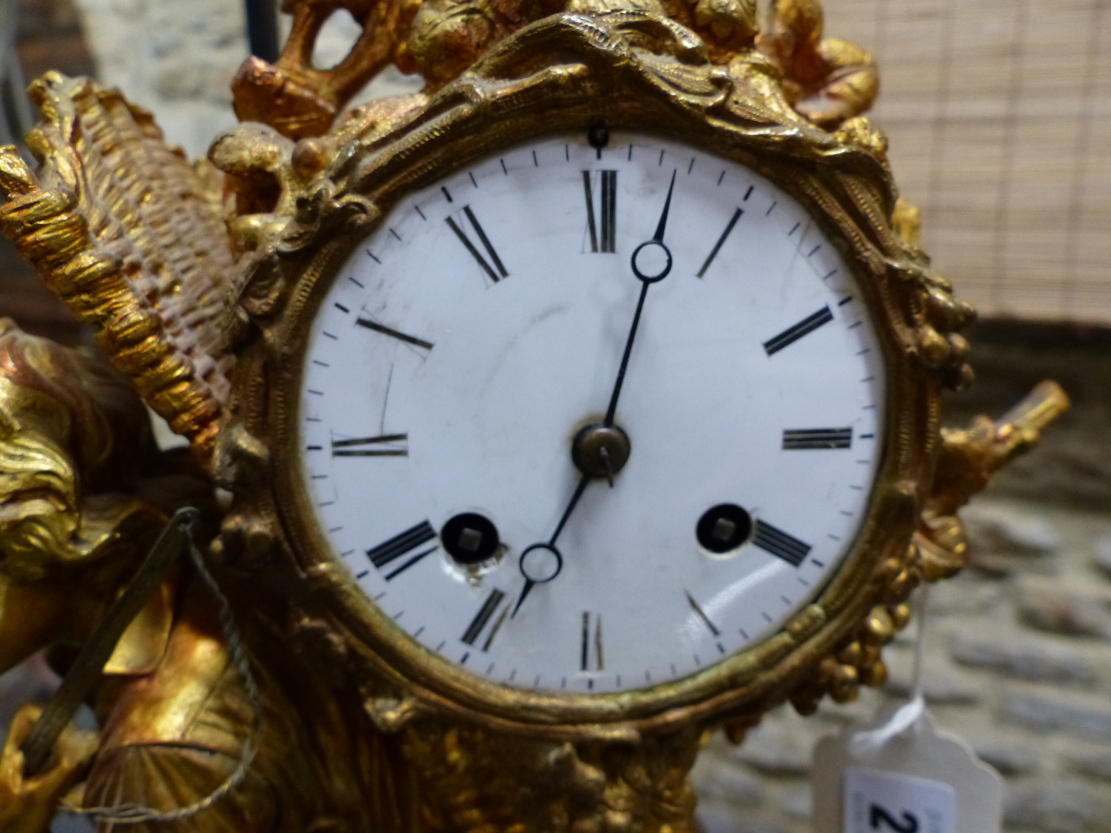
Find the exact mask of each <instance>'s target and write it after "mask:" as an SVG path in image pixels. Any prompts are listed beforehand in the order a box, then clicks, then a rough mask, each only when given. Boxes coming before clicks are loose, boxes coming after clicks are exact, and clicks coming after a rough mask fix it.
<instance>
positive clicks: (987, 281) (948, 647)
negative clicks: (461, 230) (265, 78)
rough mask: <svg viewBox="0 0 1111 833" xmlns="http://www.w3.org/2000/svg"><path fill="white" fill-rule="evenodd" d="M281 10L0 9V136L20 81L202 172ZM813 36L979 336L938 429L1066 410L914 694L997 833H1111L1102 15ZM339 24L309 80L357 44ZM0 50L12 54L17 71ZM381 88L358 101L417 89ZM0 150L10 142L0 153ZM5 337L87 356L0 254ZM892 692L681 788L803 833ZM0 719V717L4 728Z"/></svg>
mask: <svg viewBox="0 0 1111 833" xmlns="http://www.w3.org/2000/svg"><path fill="white" fill-rule="evenodd" d="M276 2H277V0H19V2H16V0H0V49H3V50H4V51H3V52H2V53H0V58H2V60H0V101H2V102H3V104H2V107H0V116H2V118H3V124H2V125H0V130H7V131H8V134H6V135H9V136H17V135H18V134H19V132H20V131H22V130H23V129H24V128H25V126H26V124H27V118H28V109H27V104H26V99H25V98H23V97H22V96H21V95H20V94H19V93H20V87H21V86H22V80H21V78H20V74H21V73H22V76H23V78H27V79H31V78H35V77H37V76H38V75H40V74H41V73H43V72H45V71H46V70H47V69H52V68H54V69H60V70H61V71H62V72H65V73H67V74H70V75H81V74H92V75H94V76H95V77H96V78H97V79H98V80H99V81H100V82H101V83H104V84H106V85H114V86H119V87H121V88H122V89H124V90H125V91H126V92H127V95H128V97H129V98H130V99H132V100H133V101H135V102H137V103H139V104H141V105H143V106H145V107H147V108H149V109H151V110H152V111H153V112H154V113H155V115H156V118H157V120H158V122H159V124H160V125H161V126H162V128H163V129H164V131H165V132H166V134H167V136H168V137H169V138H170V139H171V141H174V142H177V143H180V144H181V145H182V146H183V147H184V148H185V150H186V152H187V153H188V154H189V155H190V156H192V157H197V156H201V155H203V154H204V153H205V152H206V151H207V148H208V144H209V142H210V141H211V140H212V138H213V137H214V136H215V135H216V133H218V132H219V131H220V130H223V129H225V128H227V127H230V126H231V125H232V124H233V123H234V117H233V115H232V109H231V94H230V91H229V82H230V80H231V78H232V76H233V74H234V73H235V70H236V69H237V67H238V66H239V63H240V62H241V61H242V60H243V58H244V57H245V56H246V55H247V54H248V51H249V49H251V48H253V49H254V50H255V52H256V54H259V55H260V56H261V57H264V58H267V57H273V55H272V54H267V52H268V51H269V50H273V49H275V47H276V43H278V42H280V40H281V38H282V37H283V36H284V29H283V28H282V27H283V26H285V25H287V24H285V23H284V22H283V21H282V20H281V19H278V29H277V32H276V34H275V30H274V21H275V16H274V14H273V12H274V10H275V4H276ZM823 5H824V7H825V12H826V31H827V32H828V33H829V34H830V35H833V36H836V37H839V38H844V39H846V40H850V41H853V42H855V43H858V44H860V45H861V46H863V47H865V48H866V49H869V50H871V51H872V52H873V53H874V54H875V56H876V58H877V60H878V62H879V65H880V72H881V79H882V92H881V95H880V99H879V103H878V106H877V107H876V108H875V110H874V113H873V119H874V121H875V122H876V123H877V124H878V125H879V126H880V127H882V128H883V129H884V130H885V131H886V132H887V134H888V136H889V137H890V141H891V150H890V157H891V162H892V166H893V168H894V172H895V175H896V178H897V180H898V182H899V183H900V187H901V189H902V192H903V195H904V196H905V197H907V198H908V199H909V200H910V201H912V202H914V203H916V204H917V205H919V206H920V207H921V209H922V219H923V234H924V241H923V242H924V247H925V248H926V250H927V251H928V252H930V253H931V254H932V256H933V257H934V259H935V262H936V263H937V265H938V266H939V267H940V269H941V270H942V271H943V272H944V273H945V274H947V275H948V276H949V277H951V278H952V280H953V282H954V284H955V285H956V288H957V290H958V293H959V295H960V296H961V297H962V298H964V299H966V300H969V301H971V302H973V303H974V304H975V305H976V306H977V307H978V308H979V310H980V313H981V316H982V318H983V319H984V320H983V321H982V323H981V324H979V325H978V326H977V327H976V328H974V330H973V331H972V332H970V333H969V339H970V341H971V342H972V344H973V363H974V366H975V367H976V370H977V374H978V382H977V384H976V385H975V386H974V387H973V388H972V390H971V391H968V392H966V393H962V394H959V395H955V396H954V397H952V399H951V403H950V405H951V408H950V410H951V415H950V416H951V419H952V420H953V421H954V422H964V421H966V420H967V418H968V417H970V416H971V415H972V414H974V413H989V414H1000V413H1002V412H1004V411H1005V410H1006V409H1007V408H1008V407H1009V406H1010V405H1012V404H1013V403H1014V402H1016V401H1018V400H1019V399H1020V398H1021V397H1022V396H1024V395H1025V394H1026V392H1027V391H1029V390H1030V388H1031V387H1033V385H1034V384H1036V383H1037V382H1039V381H1040V380H1042V379H1044V378H1054V379H1057V380H1058V381H1059V382H1060V383H1061V384H1062V385H1063V386H1064V387H1065V389H1066V390H1067V391H1068V393H1069V395H1070V397H1071V398H1072V400H1073V403H1074V409H1073V411H1072V412H1071V413H1070V414H1069V415H1068V416H1066V417H1065V419H1064V420H1062V422H1061V424H1060V425H1058V426H1055V427H1054V429H1053V430H1052V431H1050V432H1049V433H1048V434H1047V436H1046V439H1045V444H1044V446H1043V447H1042V448H1041V449H1039V450H1038V451H1037V452H1035V453H1034V454H1031V455H1030V456H1028V457H1026V458H1024V459H1022V460H1021V461H1019V462H1018V463H1017V464H1016V465H1015V466H1014V467H1012V469H1010V470H1009V471H1008V472H1007V473H1006V474H1005V475H1004V476H1003V477H1002V478H1001V479H1000V481H999V482H998V483H997V484H996V487H995V488H994V489H993V491H992V492H991V493H990V494H989V495H988V496H987V497H982V498H978V499H977V500H976V501H975V502H974V504H973V505H972V507H970V509H969V510H968V512H967V513H966V514H967V518H968V520H969V526H970V534H971V536H972V539H973V544H974V546H975V548H976V555H975V557H974V561H973V565H972V566H971V567H970V568H969V569H968V570H967V571H966V572H965V574H963V575H962V576H961V577H960V578H959V579H958V580H956V581H954V582H950V583H949V584H947V585H945V586H943V587H939V588H938V589H937V590H936V591H935V593H934V595H933V604H932V613H931V626H930V632H929V638H928V655H927V659H926V675H927V680H928V682H927V687H926V693H927V696H928V697H929V699H930V702H931V704H932V708H933V709H934V710H935V711H936V712H937V714H938V716H939V720H940V722H941V724H942V725H943V726H945V727H948V728H951V729H954V730H956V731H959V732H961V733H962V734H963V735H965V736H966V737H967V738H968V739H969V740H970V741H971V742H972V744H973V745H974V747H975V748H976V750H977V751H978V752H979V753H980V755H981V756H983V757H984V758H985V759H986V760H988V761H989V762H990V763H992V764H993V765H995V766H996V767H998V768H999V769H1000V770H1001V771H1002V772H1003V773H1004V775H1005V776H1006V777H1007V830H1008V831H1009V833H1088V832H1089V831H1090V832H1091V833H1106V831H1107V830H1108V821H1107V820H1108V819H1111V700H1109V699H1108V697H1107V694H1106V692H1108V691H1111V515H1109V513H1108V507H1109V506H1111V442H1108V440H1107V434H1108V426H1109V425H1111V384H1108V380H1109V379H1111V328H1109V325H1111V268H1109V266H1108V264H1111V2H1108V0H824V2H823ZM358 31H359V30H358V27H357V26H356V24H355V23H354V21H353V20H351V18H350V16H349V15H348V14H347V13H346V12H338V13H336V14H335V15H334V16H333V18H332V19H331V20H329V22H328V24H327V25H326V28H325V32H324V37H323V38H322V39H321V42H320V43H319V44H318V47H317V51H316V54H315V61H316V63H317V65H318V66H321V67H328V66H333V65H335V64H336V63H338V62H339V61H340V60H341V59H342V58H343V56H344V55H345V54H346V51H347V49H348V47H349V46H350V44H351V43H353V41H354V40H355V38H356V37H357V35H358ZM13 44H14V47H15V51H14V53H13V51H12V45H13ZM415 84H416V82H415V81H414V80H413V79H412V78H407V77H405V76H402V75H401V74H400V73H398V72H397V71H395V70H389V71H387V72H385V73H383V75H382V77H381V78H379V79H377V80H376V81H375V82H374V84H373V85H372V88H371V89H369V90H368V91H367V92H365V93H364V94H363V96H361V97H360V100H366V99H367V98H370V97H376V96H379V95H390V94H398V93H402V92H407V91H411V90H413V89H414V88H415ZM0 139H2V140H4V141H6V140H7V139H4V138H3V136H0ZM0 315H8V316H12V317H14V318H16V319H17V320H18V321H19V322H20V323H21V324H22V325H23V326H24V328H25V329H27V330H29V331H31V332H33V333H36V334H40V335H48V336H51V337H53V338H55V339H57V340H59V341H62V342H63V343H67V344H75V343H83V341H84V336H83V334H82V331H81V330H80V328H78V327H77V326H76V325H75V324H74V322H73V319H72V318H71V316H70V315H69V313H68V312H67V311H66V310H65V309H64V308H63V307H62V306H61V304H60V303H58V302H57V301H55V300H54V299H53V297H52V296H51V295H50V294H49V293H48V292H47V291H46V289H45V288H44V287H43V286H42V285H41V284H40V283H39V281H38V280H37V278H36V277H35V276H34V274H33V272H32V271H31V270H30V267H29V266H27V265H26V264H24V263H23V262H22V261H20V260H18V258H16V257H15V255H14V253H13V252H12V250H11V249H10V247H9V246H8V245H7V244H6V242H5V241H2V240H0ZM911 656H912V639H911V638H910V636H907V637H905V638H902V639H901V640H900V641H899V642H897V643H896V644H895V645H894V646H893V647H892V649H891V651H890V653H889V657H890V666H891V682H890V683H889V685H888V686H887V688H886V689H885V690H884V691H883V692H866V693H865V695H864V696H863V698H862V700H861V702H860V703H858V704H857V705H855V706H853V707H850V708H848V709H845V708H842V707H833V706H828V705H827V706H823V708H822V710H821V712H820V713H819V715H818V716H817V718H816V719H814V720H805V721H804V720H802V719H801V718H798V717H796V716H795V715H793V714H792V713H790V712H788V711H786V710H780V711H778V712H776V713H774V714H773V715H771V716H769V718H768V719H767V720H766V722H765V725H764V726H762V727H760V728H758V729H757V730H755V731H754V732H752V733H751V734H750V737H749V740H748V741H747V742H746V743H745V744H744V745H743V746H741V747H737V748H732V747H729V746H728V745H727V744H726V743H725V742H724V741H722V740H720V739H718V740H715V741H714V742H713V744H712V745H711V748H710V749H709V750H708V754H706V755H704V756H703V757H702V759H701V760H700V763H699V766H698V770H697V778H698V786H699V790H700V792H701V795H702V800H703V818H704V820H705V822H706V825H707V828H708V831H709V833H727V832H728V833H804V831H808V830H809V824H808V819H809V787H808V784H809V766H810V754H811V750H812V746H813V742H814V739H815V738H816V737H817V736H819V735H821V734H824V733H826V732H829V731H831V730H832V729H835V728H837V727H839V726H841V725H844V723H845V722H846V721H847V720H849V719H852V718H855V717H860V716H864V715H868V714H870V713H871V712H872V710H873V709H874V708H876V707H877V705H878V704H879V703H881V702H883V701H884V700H885V699H889V698H893V697H894V698H897V697H901V696H905V694H906V693H907V686H908V681H909V675H910V668H911ZM48 681H49V675H48V672H47V671H46V670H45V666H43V665H42V664H41V662H37V663H36V664H32V665H30V666H28V667H25V669H24V670H23V672H22V674H21V675H13V676H9V677H6V678H4V679H3V680H2V681H0V706H2V708H3V709H4V710H10V709H11V708H13V707H14V701H16V700H19V701H22V700H23V699H24V698H27V697H33V696H35V695H36V693H41V692H42V691H43V690H45V689H44V687H45V686H47V685H48ZM0 719H3V718H2V717H0Z"/></svg>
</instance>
